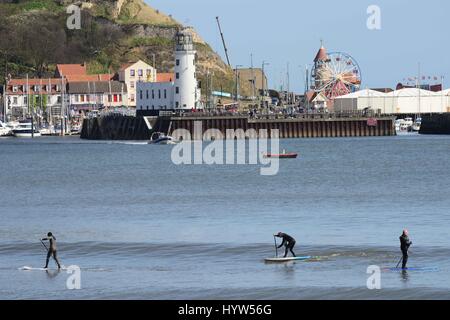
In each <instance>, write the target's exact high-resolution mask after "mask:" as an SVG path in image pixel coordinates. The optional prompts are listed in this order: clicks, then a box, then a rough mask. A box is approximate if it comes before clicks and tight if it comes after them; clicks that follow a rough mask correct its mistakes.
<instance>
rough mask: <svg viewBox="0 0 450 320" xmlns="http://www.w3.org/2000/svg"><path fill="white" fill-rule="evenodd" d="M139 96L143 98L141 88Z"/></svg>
mask: <svg viewBox="0 0 450 320" xmlns="http://www.w3.org/2000/svg"><path fill="white" fill-rule="evenodd" d="M139 97H140V99H141V100H142V90H139Z"/></svg>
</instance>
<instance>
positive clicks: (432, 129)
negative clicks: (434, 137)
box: [420, 113, 450, 134]
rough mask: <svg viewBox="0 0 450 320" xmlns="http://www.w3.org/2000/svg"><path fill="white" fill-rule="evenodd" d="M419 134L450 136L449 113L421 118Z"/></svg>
mask: <svg viewBox="0 0 450 320" xmlns="http://www.w3.org/2000/svg"><path fill="white" fill-rule="evenodd" d="M420 133H421V134H450V113H442V114H430V115H425V116H422V126H421V128H420Z"/></svg>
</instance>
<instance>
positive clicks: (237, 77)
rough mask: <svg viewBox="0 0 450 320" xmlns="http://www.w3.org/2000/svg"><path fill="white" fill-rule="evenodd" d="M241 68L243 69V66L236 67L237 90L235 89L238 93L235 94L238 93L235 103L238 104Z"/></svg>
mask: <svg viewBox="0 0 450 320" xmlns="http://www.w3.org/2000/svg"><path fill="white" fill-rule="evenodd" d="M241 67H243V65H240V64H238V65H237V66H236V68H235V69H234V71H235V75H236V88H235V90H236V91H235V92H236V96H235V99H234V101H235V102H236V103H238V102H239V68H241Z"/></svg>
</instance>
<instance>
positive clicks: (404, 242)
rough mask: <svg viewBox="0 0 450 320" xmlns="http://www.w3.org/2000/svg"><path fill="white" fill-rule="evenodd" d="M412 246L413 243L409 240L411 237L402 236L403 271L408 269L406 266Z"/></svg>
mask: <svg viewBox="0 0 450 320" xmlns="http://www.w3.org/2000/svg"><path fill="white" fill-rule="evenodd" d="M411 245H412V242H411V241H410V240H409V237H408V236H407V235H402V236H401V237H400V249H401V250H402V254H403V264H402V269H406V264H407V263H408V250H409V247H410V246H411Z"/></svg>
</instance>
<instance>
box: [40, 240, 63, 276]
mask: <svg viewBox="0 0 450 320" xmlns="http://www.w3.org/2000/svg"><path fill="white" fill-rule="evenodd" d="M47 240H48V241H49V242H50V246H49V247H48V253H47V261H46V262H45V267H44V268H45V269H47V268H48V262H49V261H50V257H52V256H53V259H55V262H56V264H57V265H58V268H59V269H61V264H60V263H59V261H58V256H57V253H56V238H55V237H54V236H51V237H48V238H44V239H42V241H47Z"/></svg>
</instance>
